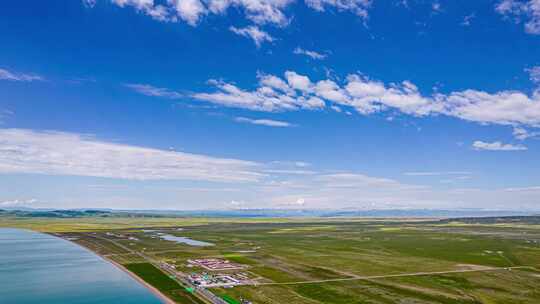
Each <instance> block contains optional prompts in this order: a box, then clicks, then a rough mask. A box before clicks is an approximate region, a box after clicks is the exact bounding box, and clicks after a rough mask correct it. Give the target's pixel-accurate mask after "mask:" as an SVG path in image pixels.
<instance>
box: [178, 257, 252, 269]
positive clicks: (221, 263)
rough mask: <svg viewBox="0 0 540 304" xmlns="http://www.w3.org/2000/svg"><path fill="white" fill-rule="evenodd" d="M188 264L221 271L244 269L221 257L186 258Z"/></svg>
mask: <svg viewBox="0 0 540 304" xmlns="http://www.w3.org/2000/svg"><path fill="white" fill-rule="evenodd" d="M188 263H189V265H191V266H192V267H193V266H199V267H202V268H204V269H206V270H210V271H223V270H238V269H244V268H245V266H243V265H240V264H236V263H231V262H230V261H227V260H223V259H193V260H188Z"/></svg>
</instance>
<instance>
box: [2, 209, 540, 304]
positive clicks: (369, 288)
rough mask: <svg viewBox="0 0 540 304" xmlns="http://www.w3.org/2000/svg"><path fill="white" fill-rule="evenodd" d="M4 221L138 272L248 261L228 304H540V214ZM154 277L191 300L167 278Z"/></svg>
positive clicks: (225, 294) (224, 292)
mask: <svg viewBox="0 0 540 304" xmlns="http://www.w3.org/2000/svg"><path fill="white" fill-rule="evenodd" d="M0 226H11V227H13V226H15V227H19V228H30V229H34V230H40V231H45V232H49V233H53V234H55V235H57V236H60V237H63V238H66V239H69V240H71V241H74V242H77V243H78V244H80V245H82V246H85V247H87V248H89V249H91V250H93V251H94V252H96V253H98V254H100V255H102V256H104V257H106V258H108V259H111V260H113V261H115V262H118V263H120V264H122V265H124V266H125V267H126V268H128V269H132V270H133V269H135V270H137V267H139V268H140V267H142V266H137V264H139V265H140V263H146V262H148V260H147V259H150V260H152V261H154V262H156V263H166V264H167V265H173V266H174V268H175V269H176V270H178V271H180V272H183V273H190V272H193V271H197V269H193V268H191V267H190V266H189V265H188V264H187V260H188V259H194V258H208V257H217V258H223V259H227V260H229V261H232V262H235V263H239V264H242V265H246V266H247V268H246V269H245V272H247V273H248V274H249V276H250V278H251V279H252V282H253V284H250V285H243V286H236V287H234V288H213V289H211V291H212V292H213V293H214V294H216V295H218V296H220V297H222V298H223V299H226V300H228V301H229V302H230V303H235V301H236V302H238V303H240V299H246V300H249V301H251V302H252V303H288V304H297V303H298V304H304V303H305V304H316V303H335V304H341V303H485V304H491V303H540V271H538V269H540V218H538V217H520V218H496V219H456V220H438V219H359V218H350V219H343V218H328V219H321V218H310V219H308V218H303V219H229V218H214V219H203V218H154V219H146V218H133V219H129V218H107V219H101V218H84V219H32V218H28V219H21V218H4V219H1V218H0ZM155 233H166V234H168V235H175V236H182V237H188V238H192V239H195V240H199V241H204V242H209V243H212V244H214V246H205V247H197V246H189V245H187V244H181V243H175V242H171V241H167V240H164V239H162V238H159V237H156V235H155ZM144 267H147V266H144ZM144 267H143V268H144ZM139 270H140V269H139ZM155 270H157V271H161V270H159V269H155ZM152 271H154V270H152ZM135 273H137V272H136V271H135ZM143 279H144V278H143ZM149 283H151V284H153V285H154V286H155V287H156V288H158V289H160V290H165V291H166V292H168V293H169V294H174V295H177V296H178V298H174V300H175V301H177V302H178V303H190V302H191V301H186V299H185V298H183V297H182V292H183V287H182V286H180V285H178V289H177V290H176V289H175V288H173V287H171V286H172V285H171V282H170V281H169V280H166V279H163V278H161V279H157V280H154V281H149ZM163 284H165V285H163ZM161 285H163V286H161ZM175 286H176V285H175ZM186 297H189V295H187V296H186Z"/></svg>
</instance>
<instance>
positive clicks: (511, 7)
mask: <svg viewBox="0 0 540 304" xmlns="http://www.w3.org/2000/svg"><path fill="white" fill-rule="evenodd" d="M495 11H497V13H499V14H501V15H503V16H504V17H507V18H513V19H514V20H515V21H516V23H521V22H522V20H525V23H524V27H525V32H526V33H529V34H535V35H540V0H501V1H499V2H498V3H497V5H496V6H495Z"/></svg>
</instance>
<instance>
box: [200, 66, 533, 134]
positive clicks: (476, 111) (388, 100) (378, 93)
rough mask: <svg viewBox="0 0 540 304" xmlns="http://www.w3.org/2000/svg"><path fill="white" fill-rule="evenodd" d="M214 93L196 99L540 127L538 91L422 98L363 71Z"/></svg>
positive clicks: (263, 81)
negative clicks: (342, 77) (339, 77)
mask: <svg viewBox="0 0 540 304" xmlns="http://www.w3.org/2000/svg"><path fill="white" fill-rule="evenodd" d="M210 83H211V84H213V85H215V86H216V87H217V89H218V91H217V92H213V93H196V94H193V95H192V97H193V98H195V99H198V100H204V101H209V102H213V103H218V104H222V105H226V106H229V107H240V108H246V109H252V110H257V111H268V112H274V111H294V110H299V109H310V110H313V109H320V108H324V107H325V106H326V102H325V100H326V101H329V102H330V104H329V106H340V105H343V106H350V107H353V108H354V109H356V111H357V112H358V113H360V114H364V115H367V114H371V113H378V112H391V111H398V112H401V113H403V114H407V115H413V116H417V117H422V116H428V115H431V116H433V115H446V116H450V117H456V118H460V119H463V120H468V121H473V122H478V123H484V124H499V125H511V126H519V125H523V126H530V127H540V91H535V92H533V93H532V94H531V95H528V94H526V93H523V92H519V91H498V92H494V93H488V92H484V91H480V90H474V89H467V90H464V91H455V92H450V93H448V94H442V93H438V92H435V93H433V94H432V95H431V96H424V95H422V94H421V93H420V91H419V89H418V88H417V87H416V85H414V84H413V83H412V82H410V81H407V80H406V81H403V82H401V83H390V84H385V83H383V82H381V81H377V80H372V79H369V78H367V77H366V76H364V75H361V74H351V75H349V76H348V77H347V78H346V80H345V81H344V83H343V84H339V83H336V82H335V81H333V80H330V79H323V80H320V81H317V82H313V81H312V80H311V79H309V77H307V76H305V75H300V74H298V73H296V72H294V71H286V72H285V75H284V78H283V79H282V78H280V77H277V76H273V75H263V76H260V75H259V87H258V88H257V89H255V90H253V91H244V90H242V89H240V88H238V87H237V86H235V85H233V84H230V83H226V82H219V81H211V82H210Z"/></svg>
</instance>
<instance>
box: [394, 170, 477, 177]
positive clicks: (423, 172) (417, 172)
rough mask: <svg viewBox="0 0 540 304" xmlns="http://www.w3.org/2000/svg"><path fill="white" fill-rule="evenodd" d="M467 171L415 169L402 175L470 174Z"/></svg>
mask: <svg viewBox="0 0 540 304" xmlns="http://www.w3.org/2000/svg"><path fill="white" fill-rule="evenodd" d="M470 174H471V172H468V171H415V172H405V173H403V175H407V176H441V175H470Z"/></svg>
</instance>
